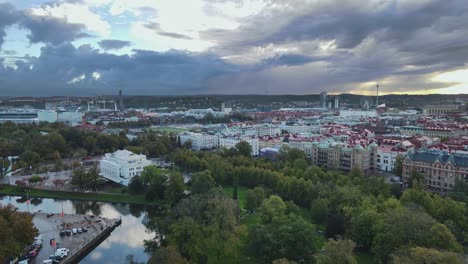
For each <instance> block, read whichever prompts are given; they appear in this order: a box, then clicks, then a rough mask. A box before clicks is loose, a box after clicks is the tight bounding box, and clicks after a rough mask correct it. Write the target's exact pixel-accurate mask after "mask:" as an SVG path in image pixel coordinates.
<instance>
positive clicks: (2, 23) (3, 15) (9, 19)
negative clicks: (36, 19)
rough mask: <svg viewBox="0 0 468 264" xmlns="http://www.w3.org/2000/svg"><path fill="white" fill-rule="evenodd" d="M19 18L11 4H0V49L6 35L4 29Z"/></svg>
mask: <svg viewBox="0 0 468 264" xmlns="http://www.w3.org/2000/svg"><path fill="white" fill-rule="evenodd" d="M20 17H21V15H20V13H19V12H18V11H17V10H16V9H15V8H14V7H13V6H12V5H11V4H9V3H0V47H1V46H2V44H3V41H4V37H5V35H6V32H5V28H6V27H7V26H10V25H13V24H15V23H16V22H17V21H18V20H19V19H20Z"/></svg>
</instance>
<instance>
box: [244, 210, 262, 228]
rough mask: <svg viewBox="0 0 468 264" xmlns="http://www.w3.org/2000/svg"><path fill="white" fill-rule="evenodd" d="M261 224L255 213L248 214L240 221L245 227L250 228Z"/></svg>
mask: <svg viewBox="0 0 468 264" xmlns="http://www.w3.org/2000/svg"><path fill="white" fill-rule="evenodd" d="M261 222H262V219H261V218H260V216H259V215H258V214H256V213H253V214H248V215H246V216H245V217H244V218H243V219H242V224H244V225H246V226H252V225H256V224H260V223H261Z"/></svg>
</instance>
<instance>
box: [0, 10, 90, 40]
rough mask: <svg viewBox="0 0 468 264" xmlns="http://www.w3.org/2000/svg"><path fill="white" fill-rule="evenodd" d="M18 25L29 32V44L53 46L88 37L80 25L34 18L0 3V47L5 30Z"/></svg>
mask: <svg viewBox="0 0 468 264" xmlns="http://www.w3.org/2000/svg"><path fill="white" fill-rule="evenodd" d="M15 24H16V25H19V26H20V27H22V28H25V29H27V30H29V34H28V35H27V38H28V40H29V41H30V43H40V42H42V43H51V44H54V45H57V44H61V43H64V42H69V41H73V40H76V39H79V38H85V37H90V35H89V34H87V33H85V30H86V28H85V26H84V25H82V24H74V23H68V22H67V21H66V20H65V19H61V18H54V17H49V16H35V15H33V14H32V13H31V12H28V11H19V10H17V9H16V8H15V7H14V6H12V5H11V4H8V3H0V47H1V45H2V44H3V40H4V37H5V28H6V27H7V26H11V25H15Z"/></svg>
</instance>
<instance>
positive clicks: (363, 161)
mask: <svg viewBox="0 0 468 264" xmlns="http://www.w3.org/2000/svg"><path fill="white" fill-rule="evenodd" d="M376 158H377V144H376V143H371V144H368V145H364V146H363V145H362V144H350V143H349V142H335V141H334V140H331V139H329V140H324V141H322V142H320V143H319V142H317V141H315V142H313V143H312V151H311V160H312V164H315V165H318V166H322V167H325V168H327V169H337V170H342V171H350V170H352V169H353V168H354V167H358V168H359V169H361V170H362V172H363V173H364V175H367V174H369V173H371V172H373V171H375V170H376V168H377V162H376Z"/></svg>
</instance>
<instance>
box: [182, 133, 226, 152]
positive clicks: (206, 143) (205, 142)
mask: <svg viewBox="0 0 468 264" xmlns="http://www.w3.org/2000/svg"><path fill="white" fill-rule="evenodd" d="M179 139H180V143H181V144H182V145H183V144H184V143H186V142H191V143H192V149H193V150H196V151H200V150H208V149H214V148H217V147H218V137H217V136H214V135H208V134H201V133H192V132H184V133H182V134H180V135H179Z"/></svg>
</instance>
